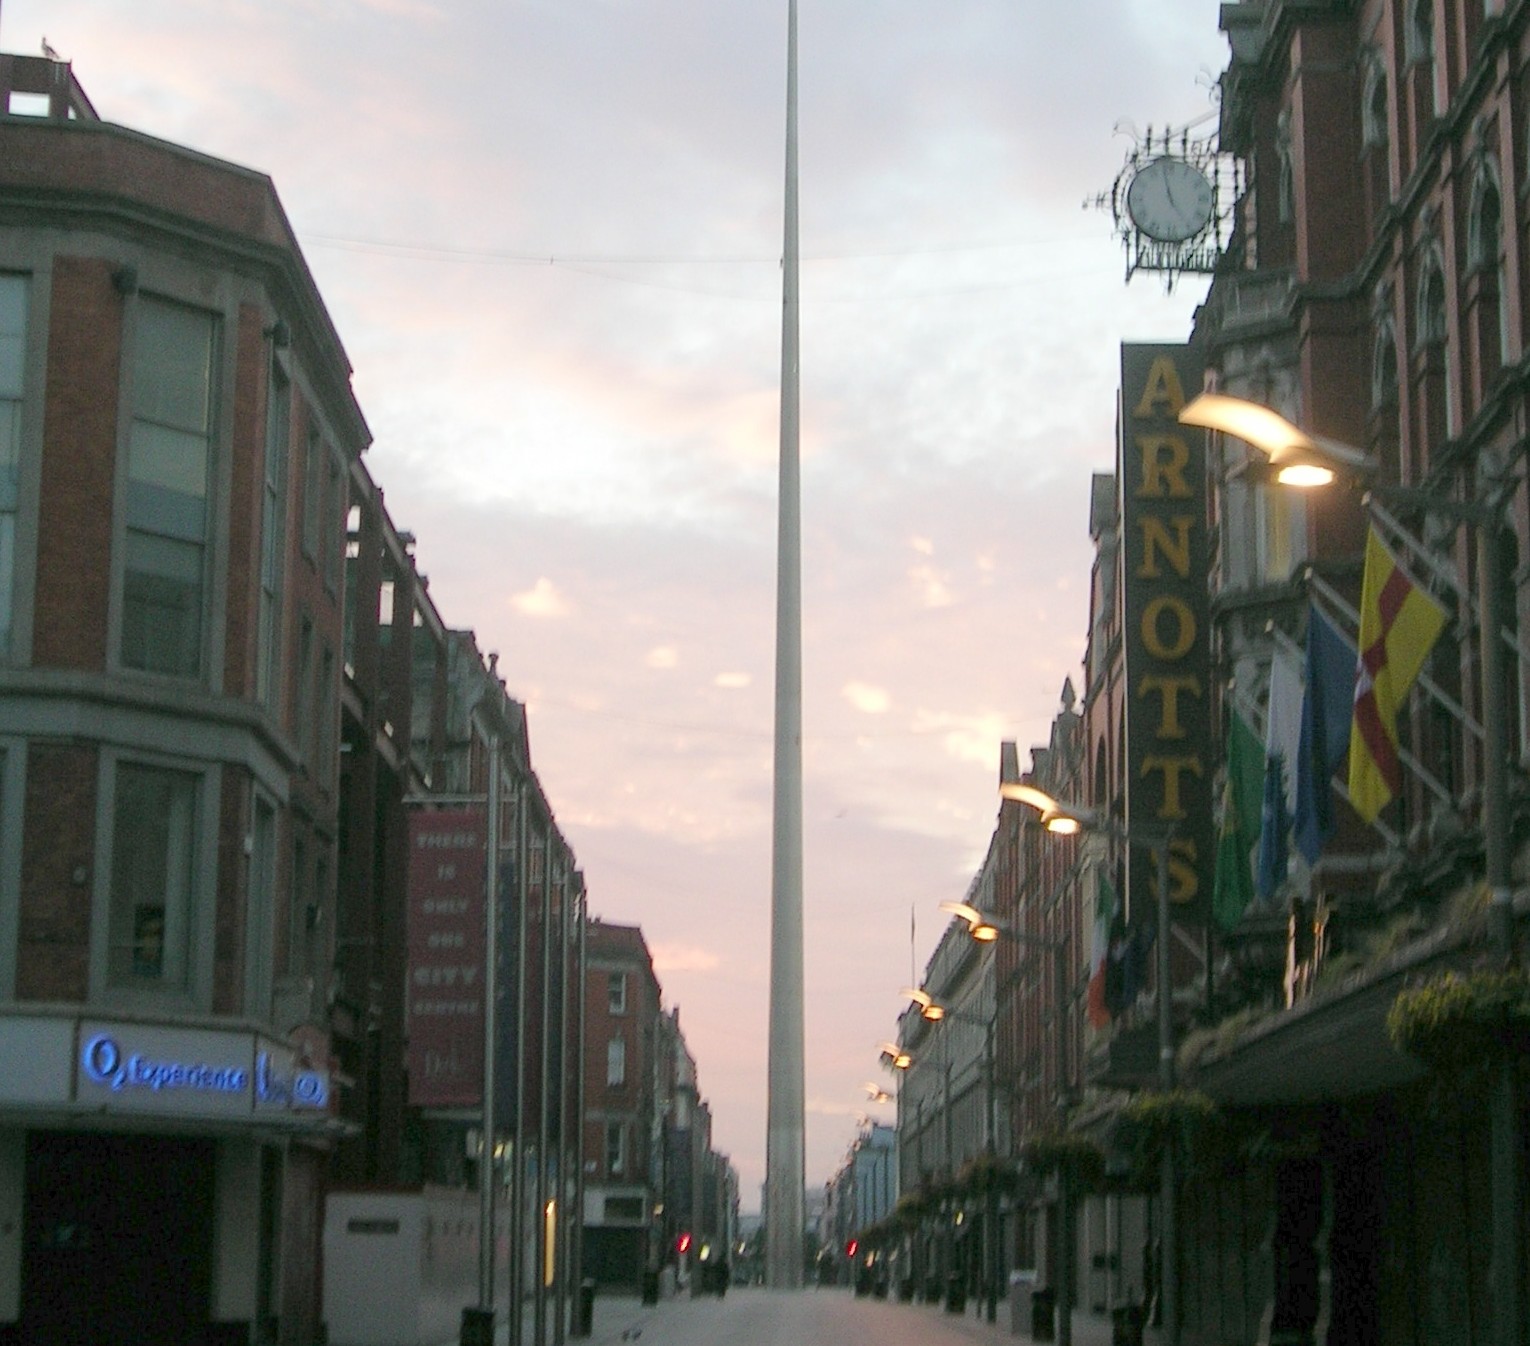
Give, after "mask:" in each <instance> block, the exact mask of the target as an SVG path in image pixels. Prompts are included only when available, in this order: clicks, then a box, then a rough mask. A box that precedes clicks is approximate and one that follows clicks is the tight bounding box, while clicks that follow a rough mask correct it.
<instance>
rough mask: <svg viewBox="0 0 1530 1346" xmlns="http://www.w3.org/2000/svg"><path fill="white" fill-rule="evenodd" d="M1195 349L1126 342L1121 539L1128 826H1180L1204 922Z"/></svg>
mask: <svg viewBox="0 0 1530 1346" xmlns="http://www.w3.org/2000/svg"><path fill="white" fill-rule="evenodd" d="M1200 387H1201V360H1200V357H1199V355H1198V354H1197V353H1196V352H1195V351H1194V350H1192V349H1191V348H1189V347H1186V346H1160V345H1151V346H1146V345H1144V346H1127V345H1123V346H1122V347H1121V445H1120V453H1121V458H1120V471H1119V472H1118V474H1117V480H1118V481H1119V483H1120V491H1121V539H1122V559H1123V574H1124V580H1125V583H1124V587H1123V595H1122V603H1123V611H1122V616H1123V627H1124V631H1125V637H1126V825H1127V830H1128V831H1130V832H1132V833H1133V834H1135V835H1136V836H1138V837H1141V838H1151V837H1152V836H1153V835H1154V834H1156V833H1162V832H1163V831H1164V830H1165V829H1166V828H1168V827H1170V826H1172V828H1173V837H1174V841H1173V845H1172V847H1171V850H1170V862H1169V865H1170V888H1169V896H1170V900H1171V902H1172V903H1173V908H1174V914H1175V917H1176V918H1189V919H1200V918H1201V917H1202V915H1203V914H1204V912H1203V909H1204V906H1205V903H1206V900H1207V897H1208V894H1209V893H1210V877H1209V876H1210V865H1211V861H1212V858H1213V853H1214V848H1213V846H1212V827H1211V790H1212V776H1213V774H1214V773H1215V770H1216V763H1215V759H1214V757H1213V755H1212V747H1211V706H1210V686H1209V679H1210V671H1211V641H1210V636H1211V633H1210V629H1209V622H1208V608H1209V604H1208V598H1207V595H1208V586H1207V574H1206V572H1207V567H1208V556H1207V542H1206V517H1207V514H1206V437H1205V434H1204V433H1203V432H1202V431H1200V430H1196V429H1193V428H1191V427H1189V426H1183V425H1181V424H1180V423H1179V419H1178V417H1179V412H1180V408H1182V407H1183V406H1184V405H1185V401H1186V398H1187V397H1188V396H1193V395H1194V394H1195V393H1197V392H1199V391H1200ZM1131 849H1132V859H1131V866H1132V869H1131V880H1130V884H1129V892H1130V895H1131V899H1130V900H1131V902H1132V904H1133V906H1134V907H1137V908H1138V910H1141V907H1140V906H1138V904H1140V903H1143V902H1152V901H1153V900H1154V896H1155V893H1156V884H1157V877H1156V868H1155V858H1154V856H1153V855H1152V854H1151V853H1149V851H1148V849H1147V848H1146V847H1144V846H1141V845H1138V846H1134V847H1132V848H1131Z"/></svg>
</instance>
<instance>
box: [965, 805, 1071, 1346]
mask: <svg viewBox="0 0 1530 1346" xmlns="http://www.w3.org/2000/svg"><path fill="white" fill-rule="evenodd" d="M1014 788H1015V789H1017V790H1019V791H1022V792H1024V793H1023V796H1022V795H1020V794H1016V795H1011V796H1006V797H1007V798H1022V797H1023V798H1024V802H1026V803H1029V804H1031V805H1032V806H1033V807H1035V808H1037V809H1039V810H1040V811H1041V812H1042V816H1043V817H1044V818H1049V819H1050V821H1049V823H1048V826H1049V827H1051V828H1052V830H1054V831H1058V832H1067V831H1069V830H1076V827H1074V828H1071V829H1070V826H1069V824H1070V822H1071V821H1072V820H1071V819H1069V818H1066V817H1063V816H1062V814H1060V813H1059V812H1057V810H1056V808H1055V805H1056V803H1057V801H1056V800H1054V799H1052V798H1051V797H1050V796H1049V795H1046V794H1043V793H1042V792H1041V791H1040V790H1036V789H1034V787H1032V786H1029V785H1022V784H1019V783H1018V782H1017V783H1015V786H1014ZM1048 806H1053V807H1052V808H1051V811H1050V812H1048ZM940 909H941V910H942V911H946V912H950V913H951V915H953V916H956V917H959V918H960V919H961V920H964V921H966V922H967V933H968V934H969V935H971V936H972V938H973V939H975V940H977V941H978V942H979V943H981V944H992V943H993V942H994V941H995V940H998V939H1008V940H1012V941H1013V942H1014V943H1016V944H1023V945H1025V946H1026V947H1028V948H1032V949H1041V950H1043V951H1045V952H1047V953H1050V954H1051V955H1052V957H1053V959H1054V969H1053V981H1054V983H1055V987H1056V990H1055V994H1056V1000H1057V1003H1056V1005H1055V1007H1054V1018H1055V1020H1056V1023H1055V1025H1054V1028H1053V1033H1054V1037H1055V1046H1054V1050H1055V1052H1056V1054H1057V1112H1058V1118H1059V1123H1060V1122H1061V1118H1062V1116H1063V1114H1064V1112H1065V1110H1066V1107H1067V1089H1066V1086H1065V1083H1064V1080H1063V1076H1064V1074H1065V1072H1066V1071H1067V1061H1068V942H1067V940H1065V939H1045V938H1043V937H1042V936H1040V935H1032V934H1029V933H1027V932H1026V931H1024V930H1016V929H1015V928H1014V927H1013V926H1012V925H1009V924H1008V923H1007V922H1005V921H1003V920H1001V919H999V917H997V916H995V915H994V914H993V913H991V912H987V911H983V910H982V909H981V908H979V907H974V906H973V905H972V904H971V903H969V902H942V903H941V904H940ZM994 1014H995V1018H997V1016H998V1010H997V1007H995V1011H994ZM991 1044H992V1026H991V1025H990V1051H991V1050H992V1045H991ZM991 1060H992V1058H991V1057H990V1061H991ZM990 1069H992V1066H991V1065H990ZM995 1129H997V1127H996V1128H995ZM1069 1200H1070V1196H1069V1193H1068V1191H1067V1175H1066V1174H1062V1175H1060V1178H1059V1189H1058V1209H1059V1211H1060V1218H1059V1230H1058V1246H1059V1256H1058V1258H1057V1278H1056V1280H1057V1284H1056V1287H1055V1288H1056V1290H1057V1343H1058V1346H1071V1343H1072V1341H1073V1319H1072V1313H1071V1310H1070V1308H1069V1301H1070V1299H1071V1298H1072V1295H1073V1289H1072V1286H1073V1261H1072V1251H1071V1246H1070V1245H1071V1242H1072V1240H1071V1238H1070V1236H1069V1233H1068V1225H1069V1208H1068V1203H1069ZM990 1321H992V1319H991V1318H990Z"/></svg>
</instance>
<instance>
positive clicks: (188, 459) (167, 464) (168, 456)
mask: <svg viewBox="0 0 1530 1346" xmlns="http://www.w3.org/2000/svg"><path fill="white" fill-rule="evenodd" d="M128 478H129V480H131V481H133V482H136V483H138V484H139V485H142V486H155V487H158V488H160V489H161V490H166V491H173V492H175V493H176V494H177V495H182V496H185V497H186V498H187V499H190V500H196V501H201V500H205V499H206V498H207V438H206V436H205V435H201V434H192V433H188V432H187V431H184V430H173V429H170V428H169V427H168V426H163V425H154V424H151V423H150V422H147V421H134V422H133V430H132V435H131V438H130V440H129V443H128Z"/></svg>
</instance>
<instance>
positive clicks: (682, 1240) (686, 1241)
mask: <svg viewBox="0 0 1530 1346" xmlns="http://www.w3.org/2000/svg"><path fill="white" fill-rule="evenodd" d="M690 1250H691V1236H690V1234H689V1233H685V1234H681V1235H680V1237H679V1238H677V1239H676V1240H675V1251H676V1252H677V1253H680V1254H682V1255H683V1254H685V1253H688V1252H690Z"/></svg>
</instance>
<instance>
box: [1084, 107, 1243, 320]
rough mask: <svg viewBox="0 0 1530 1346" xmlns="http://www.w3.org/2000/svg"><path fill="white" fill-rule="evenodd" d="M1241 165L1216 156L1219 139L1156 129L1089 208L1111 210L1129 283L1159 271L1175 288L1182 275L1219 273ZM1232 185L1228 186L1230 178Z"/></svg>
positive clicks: (1181, 131)
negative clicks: (1235, 178) (1227, 204)
mask: <svg viewBox="0 0 1530 1346" xmlns="http://www.w3.org/2000/svg"><path fill="white" fill-rule="evenodd" d="M1236 172H1237V161H1236V160H1234V159H1232V158H1231V157H1230V156H1228V155H1223V154H1220V153H1218V152H1217V148H1216V143H1215V141H1214V140H1211V139H1205V140H1192V139H1191V138H1190V135H1189V132H1188V131H1187V130H1178V131H1165V132H1163V133H1162V134H1161V135H1158V136H1155V135H1154V134H1153V131H1152V128H1149V129H1148V133H1147V135H1146V136H1145V137H1143V138H1142V139H1140V140H1139V141H1138V142H1137V144H1136V145H1135V146H1134V147H1133V149H1132V151H1131V153H1130V154H1129V155H1128V156H1127V160H1126V163H1125V164H1124V165H1123V167H1122V169H1121V171H1120V173H1118V174H1117V175H1116V181H1115V185H1114V186H1113V187H1112V188H1111V190H1110V191H1109V192H1108V193H1101V194H1100V195H1099V196H1097V197H1095V198H1094V199H1093V200H1092V201H1087V202H1085V205H1086V206H1087V205H1094V206H1096V207H1098V208H1100V209H1106V208H1108V209H1109V210H1110V212H1111V215H1112V216H1113V217H1114V219H1115V223H1116V234H1117V236H1118V237H1119V238H1120V239H1121V243H1122V246H1123V247H1124V248H1125V251H1126V279H1127V280H1130V279H1131V278H1132V277H1133V276H1134V275H1135V274H1136V273H1137V272H1139V271H1155V272H1158V273H1159V274H1160V275H1162V276H1163V278H1164V288H1165V289H1170V290H1172V289H1173V288H1174V281H1175V279H1176V278H1177V277H1178V276H1181V275H1185V274H1197V275H1209V274H1210V273H1211V272H1213V271H1215V270H1216V269H1217V265H1218V263H1219V262H1220V261H1221V259H1222V257H1223V255H1224V253H1225V252H1226V250H1227V245H1228V242H1229V240H1230V237H1231V233H1232V218H1231V210H1230V209H1228V208H1224V206H1223V202H1224V201H1228V202H1230V201H1236V200H1237V198H1238V190H1237V183H1236V182H1235V181H1233V180H1232V179H1233V175H1234V174H1236ZM1224 179H1225V180H1224Z"/></svg>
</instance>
